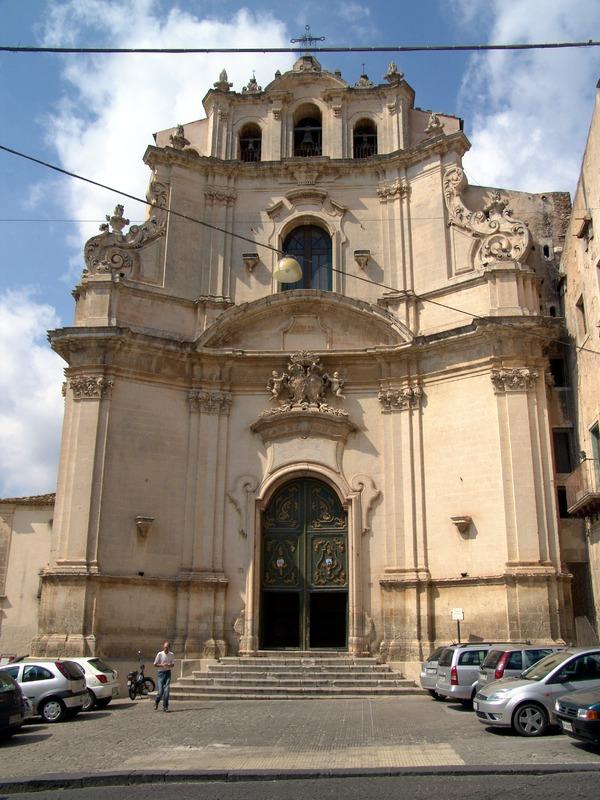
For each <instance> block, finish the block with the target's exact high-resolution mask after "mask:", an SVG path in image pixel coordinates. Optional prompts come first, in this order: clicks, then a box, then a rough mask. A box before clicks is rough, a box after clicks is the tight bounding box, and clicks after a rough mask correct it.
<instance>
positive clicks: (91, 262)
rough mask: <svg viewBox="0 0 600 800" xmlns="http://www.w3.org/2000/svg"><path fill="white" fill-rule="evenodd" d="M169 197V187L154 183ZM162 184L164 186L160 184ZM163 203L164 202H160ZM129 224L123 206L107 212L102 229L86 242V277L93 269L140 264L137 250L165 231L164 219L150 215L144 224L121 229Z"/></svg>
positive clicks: (123, 268)
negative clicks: (167, 190) (97, 234)
mask: <svg viewBox="0 0 600 800" xmlns="http://www.w3.org/2000/svg"><path fill="white" fill-rule="evenodd" d="M154 186H155V188H158V190H159V192H160V193H161V194H160V195H155V196H156V197H160V196H162V188H164V196H165V201H166V188H165V187H162V184H160V185H158V184H154ZM159 187H162V188H159ZM158 204H159V205H161V203H158ZM127 225H129V220H128V219H125V217H124V216H123V206H122V205H118V206H116V207H115V210H114V213H113V214H112V215H110V216H109V215H108V214H107V215H106V222H105V223H102V225H100V230H101V231H102V233H101V234H100V235H99V236H92V238H91V239H88V241H87V242H86V243H85V247H84V250H83V256H84V259H85V265H86V269H85V270H84V272H83V275H84V277H86V276H87V275H89V274H94V273H103V272H106V273H112V272H123V271H128V270H131V268H132V267H134V266H135V265H136V264H137V259H138V252H137V251H139V250H140V249H141V248H143V247H145V246H146V245H148V244H149V243H150V242H153V241H154V240H155V239H158V238H160V237H161V236H164V235H165V230H166V228H165V223H164V219H161V220H159V219H158V218H157V217H155V216H153V217H150V219H148V220H147V221H146V222H144V223H143V225H132V226H131V227H130V228H129V230H128V231H127V233H122V231H123V228H125V227H126V226H127Z"/></svg>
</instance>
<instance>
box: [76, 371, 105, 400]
mask: <svg viewBox="0 0 600 800" xmlns="http://www.w3.org/2000/svg"><path fill="white" fill-rule="evenodd" d="M114 383H115V382H114V380H113V379H112V378H106V377H105V376H104V375H78V376H77V377H73V378H69V380H68V386H69V389H70V390H71V392H72V393H73V399H74V400H101V399H104V398H110V396H111V392H112V388H113V386H114Z"/></svg>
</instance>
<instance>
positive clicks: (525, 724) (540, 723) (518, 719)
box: [512, 703, 548, 736]
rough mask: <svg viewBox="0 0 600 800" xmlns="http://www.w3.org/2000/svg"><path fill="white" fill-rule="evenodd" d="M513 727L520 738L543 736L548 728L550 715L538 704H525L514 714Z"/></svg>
mask: <svg viewBox="0 0 600 800" xmlns="http://www.w3.org/2000/svg"><path fill="white" fill-rule="evenodd" d="M512 725H513V728H514V730H515V731H516V732H517V733H518V734H519V735H520V736H541V735H542V734H543V733H544V732H545V731H546V728H547V727H548V714H547V713H546V710H545V709H544V708H542V706H539V705H538V704H537V703H523V705H522V706H519V707H518V708H517V710H516V711H515V713H514V714H513V718H512Z"/></svg>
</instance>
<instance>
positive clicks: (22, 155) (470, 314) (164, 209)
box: [0, 144, 600, 356]
mask: <svg viewBox="0 0 600 800" xmlns="http://www.w3.org/2000/svg"><path fill="white" fill-rule="evenodd" d="M0 150H4V152H6V153H10V154H11V155H14V156H18V157H19V158H24V159H26V160H27V161H33V162H34V163H35V164H39V165H40V166H42V167H47V168H48V169H51V170H54V171H55V172H59V173H61V174H62V175H67V176H68V177H69V178H75V179H77V180H80V181H84V182H85V183H90V184H92V186H97V187H98V188H100V189H106V190H107V191H109V192H113V193H114V194H118V195H120V196H121V197H127V198H128V199H129V200H135V201H136V202H137V203H143V204H144V205H146V206H150V207H151V208H155V209H157V210H158V211H162V212H164V213H166V214H171V215H172V216H175V217H181V218H182V219H185V220H187V221H188V222H194V223H197V224H198V225H202V226H203V227H205V228H210V229H211V230H214V231H218V232H219V233H223V234H225V235H226V236H231V237H233V238H234V239H241V240H242V241H244V242H250V244H252V245H253V246H254V247H262V248H264V249H265V250H270V251H271V252H273V253H277V255H280V256H281V255H286V253H285V251H284V250H280V249H279V248H277V247H273V246H272V245H270V244H266V243H265V242H259V241H258V242H257V241H256V239H250V238H249V237H248V236H243V235H242V234H241V233H234V232H233V231H228V230H227V229H226V228H220V227H219V226H218V225H213V224H211V223H210V222H205V220H203V219H199V218H198V217H192V216H190V215H189V214H183V213H182V212H181V211H175V209H172V208H170V207H169V206H161V205H159V204H158V203H153V202H151V201H149V200H147V199H146V198H144V197H139V196H138V195H135V194H131V193H130V192H124V191H123V190H122V189H116V188H115V187H114V186H108V185H107V184H105V183H100V182H99V181H94V180H92V179H91V178H86V177H85V176H83V175H78V174H77V173H76V172H69V171H68V170H66V169H62V167H57V166H56V165H55V164H50V163H49V162H48V161H43V160H42V159H40V158H35V157H34V156H30V155H28V154H27V153H22V152H20V151H19V150H14V149H13V148H12V147H6V146H5V145H2V144H0ZM295 257H296V256H294V258H295ZM330 268H331V270H332V271H333V272H337V273H339V274H340V275H343V276H345V277H346V278H353V279H354V280H357V281H362V282H363V283H369V284H371V285H372V286H377V287H379V288H380V289H387V290H388V291H390V292H394V293H396V294H398V293H399V294H402V293H403V291H402V290H401V289H398V287H396V286H389V285H388V284H386V283H381V282H380V281H373V280H371V279H370V278H365V277H363V276H362V275H349V274H348V273H346V272H344V271H343V270H341V269H337V268H336V267H334V266H333V265H332V266H331V267H330ZM410 296H411V297H414V298H415V299H416V300H419V301H420V302H422V303H430V304H431V305H434V306H438V307H439V308H445V309H447V310H448V311H454V312H455V313H457V314H464V315H465V316H468V317H470V318H471V319H478V320H482V321H484V322H490V321H491V322H492V323H493V324H494V325H495V326H496V327H497V328H504V329H508V330H511V331H518V332H521V333H522V327H521V326H517V325H512V324H511V323H509V322H499V321H497V320H495V319H492V320H490V318H489V317H484V316H483V315H482V314H476V313H475V312H473V311H465V309H464V308H457V307H456V306H451V305H450V304H449V303H442V302H441V301H440V300H432V299H431V298H429V297H425V296H423V295H420V294H417V293H416V292H414V291H411V292H410ZM527 319H531V317H528V318H527ZM526 334H527V336H531V337H533V338H537V339H541V340H543V341H544V342H546V343H547V342H554V343H555V344H559V345H561V346H562V347H570V346H571V345H570V343H569V342H565V341H564V340H563V339H556V338H552V337H546V336H544V335H543V334H536V333H534V332H533V331H526ZM577 349H578V350H579V351H580V352H586V353H593V354H594V355H597V356H600V351H599V350H592V349H591V348H589V347H577Z"/></svg>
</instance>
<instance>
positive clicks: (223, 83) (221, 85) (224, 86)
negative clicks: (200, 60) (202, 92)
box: [213, 69, 233, 92]
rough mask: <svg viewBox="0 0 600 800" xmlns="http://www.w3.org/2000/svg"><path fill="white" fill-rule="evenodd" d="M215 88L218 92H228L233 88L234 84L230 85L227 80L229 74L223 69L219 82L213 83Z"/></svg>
mask: <svg viewBox="0 0 600 800" xmlns="http://www.w3.org/2000/svg"><path fill="white" fill-rule="evenodd" d="M213 86H214V87H215V89H216V90H217V91H218V92H228V91H229V90H230V89H231V87H232V86H233V83H229V81H228V79H227V72H226V71H225V70H224V69H222V70H221V72H220V73H219V80H218V81H217V82H216V83H213Z"/></svg>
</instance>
